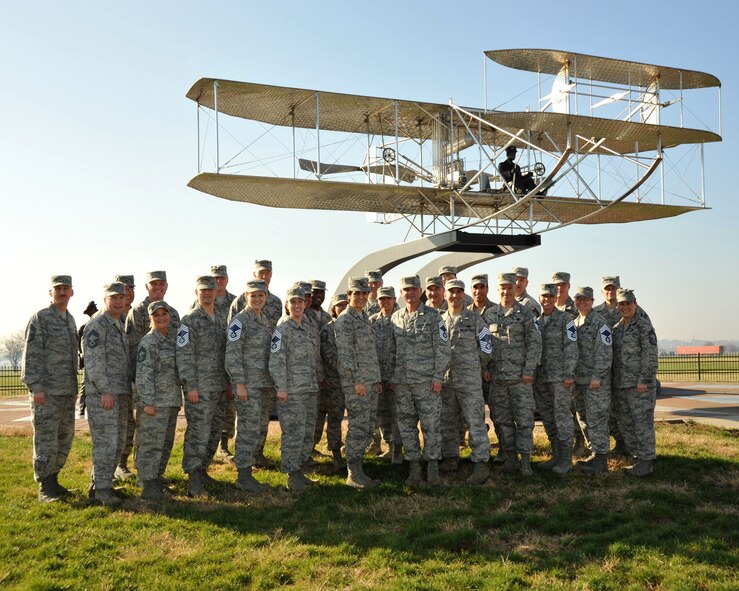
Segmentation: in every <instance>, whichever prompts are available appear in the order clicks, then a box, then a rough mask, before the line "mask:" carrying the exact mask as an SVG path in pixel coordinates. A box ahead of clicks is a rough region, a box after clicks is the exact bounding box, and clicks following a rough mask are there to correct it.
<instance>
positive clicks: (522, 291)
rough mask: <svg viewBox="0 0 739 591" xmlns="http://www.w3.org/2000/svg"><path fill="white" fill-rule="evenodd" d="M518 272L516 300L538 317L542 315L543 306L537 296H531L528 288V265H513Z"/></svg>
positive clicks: (514, 270)
mask: <svg viewBox="0 0 739 591" xmlns="http://www.w3.org/2000/svg"><path fill="white" fill-rule="evenodd" d="M513 272H514V273H515V274H516V301H517V302H519V303H520V304H523V305H524V306H526V307H527V308H528V309H529V310H531V312H532V313H533V314H534V316H536V317H537V318H538V317H539V316H541V306H540V305H539V302H537V301H536V298H533V297H531V295H529V292H528V291H526V288H527V287H528V286H529V270H528V269H527V268H526V267H513Z"/></svg>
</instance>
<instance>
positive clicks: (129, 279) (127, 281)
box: [115, 275, 136, 289]
mask: <svg viewBox="0 0 739 591" xmlns="http://www.w3.org/2000/svg"><path fill="white" fill-rule="evenodd" d="M115 281H117V282H119V283H122V284H123V285H125V286H126V287H130V288H131V289H133V288H134V287H136V284H135V283H134V281H133V275H116V276H115Z"/></svg>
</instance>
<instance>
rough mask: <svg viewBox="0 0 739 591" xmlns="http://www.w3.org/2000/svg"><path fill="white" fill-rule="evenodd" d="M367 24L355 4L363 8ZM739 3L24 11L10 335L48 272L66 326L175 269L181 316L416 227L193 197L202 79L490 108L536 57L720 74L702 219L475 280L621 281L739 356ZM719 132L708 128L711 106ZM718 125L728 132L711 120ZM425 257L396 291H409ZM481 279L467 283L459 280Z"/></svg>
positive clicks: (8, 52) (0, 187)
mask: <svg viewBox="0 0 739 591" xmlns="http://www.w3.org/2000/svg"><path fill="white" fill-rule="evenodd" d="M352 6H355V8H352ZM738 6H739V5H735V4H734V3H730V2H725V1H721V2H718V1H714V0H709V1H706V2H702V3H700V5H699V7H698V5H696V3H695V2H689V3H688V2H682V1H673V2H669V3H657V4H655V3H651V4H650V3H646V4H641V5H639V6H638V7H636V6H627V5H625V4H623V3H593V2H567V3H551V2H546V3H545V2H535V1H533V2H526V3H518V4H516V3H508V4H505V5H504V4H502V3H491V2H483V1H479V2H463V1H457V2H436V1H429V0H427V1H425V2H413V1H408V2H395V3H379V4H378V3H369V4H368V3H349V2H272V3H269V2H260V3H251V2H248V3H247V2H218V3H203V2H197V3H194V2H189V1H182V2H177V3H155V2H129V3H126V4H120V5H111V4H110V3H104V2H101V3H87V2H86V3H82V2H66V3H59V2H50V1H41V2H30V3H20V2H16V3H13V4H12V5H10V6H9V7H6V8H5V9H4V10H3V18H2V22H1V23H0V49H1V50H2V51H1V53H2V55H3V66H2V68H0V75H1V76H2V81H3V92H2V94H1V95H0V107H2V108H1V109H0V163H1V164H0V170H1V171H2V175H0V195H1V196H2V206H3V210H2V211H3V213H2V220H3V224H2V232H0V248H1V251H0V252H2V257H1V258H0V265H1V272H0V276H2V283H3V289H2V290H0V336H2V335H6V334H8V333H10V332H13V331H15V330H19V329H21V328H23V327H25V325H26V322H27V320H28V318H29V316H30V315H31V314H32V313H33V312H34V311H36V310H38V309H39V308H41V307H44V306H45V305H47V303H48V295H47V292H48V279H49V276H50V275H51V274H55V273H68V274H71V275H72V276H73V278H74V284H75V297H74V298H73V299H72V301H71V304H70V305H71V309H72V311H73V312H74V314H75V316H76V317H77V319H78V323H79V322H82V321H83V319H84V317H83V315H82V313H81V311H82V310H83V309H84V308H85V306H86V304H87V302H88V301H89V300H91V299H94V300H96V301H98V304H100V303H101V301H102V295H101V292H102V289H101V287H102V285H103V284H104V283H106V282H107V281H109V280H111V278H112V276H113V275H114V274H116V273H133V274H134V275H135V277H136V282H137V287H138V289H137V300H139V299H141V298H143V297H144V296H145V290H144V282H145V280H144V275H145V273H146V271H148V270H154V269H166V270H167V271H168V274H169V283H170V292H169V294H168V296H167V300H168V301H169V302H170V303H171V304H173V305H174V306H175V307H176V308H178V309H179V310H180V312H181V313H184V312H185V311H186V310H187V308H188V306H189V304H190V303H191V301H192V299H193V286H194V279H195V277H196V276H197V275H200V274H203V273H206V272H208V270H209V268H210V265H211V264H216V263H217V264H226V265H228V268H229V271H230V275H231V285H230V286H229V287H230V289H231V291H234V292H238V291H241V289H242V286H243V285H244V283H245V281H246V279H247V278H248V277H249V275H250V273H251V267H252V262H253V261H254V259H255V258H271V259H272V260H273V261H274V266H275V273H274V282H273V288H274V289H273V291H275V292H276V293H277V294H278V295H280V296H281V297H282V296H283V293H284V290H285V288H286V287H287V286H288V285H289V284H290V283H292V282H293V281H295V280H298V279H310V278H321V279H324V280H326V281H327V282H328V285H329V290H330V291H331V292H333V290H334V288H335V287H336V282H337V281H339V279H340V278H341V277H342V276H343V274H344V272H345V270H346V269H347V268H348V267H350V266H351V265H352V264H354V263H355V262H356V261H357V260H359V259H360V258H362V257H363V256H365V255H366V254H368V253H370V252H372V251H374V250H377V249H379V248H383V247H385V246H388V245H390V244H393V243H395V242H398V241H400V240H402V238H403V234H404V230H405V228H402V227H400V226H398V225H391V226H378V225H374V224H369V223H367V222H366V221H365V217H364V215H363V214H361V213H330V212H316V211H295V210H280V209H271V208H263V207H258V206H253V205H246V204H241V203H232V202H228V201H224V200H220V199H216V198H214V197H210V196H208V195H205V194H202V193H199V192H197V191H194V190H192V189H188V188H187V186H186V184H187V182H188V180H189V179H190V178H191V177H193V176H194V175H195V174H196V172H197V168H196V165H197V163H196V146H197V143H196V126H195V106H194V103H192V102H191V101H189V100H187V99H186V98H185V93H186V91H187V90H188V88H189V87H190V86H191V85H192V84H193V83H194V82H195V81H196V80H197V79H199V78H201V77H218V78H223V79H231V80H243V81H250V82H261V83H268V84H277V85H285V86H296V87H306V88H317V89H323V90H330V91H337V92H345V93H354V94H368V95H373V96H385V97H397V98H403V99H416V100H423V101H431V102H446V101H447V100H448V99H449V98H450V97H454V100H455V102H457V103H458V104H464V105H478V106H482V104H483V92H482V63H483V59H482V52H483V51H484V50H488V49H504V48H517V47H542V48H553V49H562V50H568V51H576V52H581V53H588V54H595V55H601V56H607V57H614V58H621V59H630V60H634V61H641V62H647V63H656V64H661V65H667V66H676V67H682V68H687V69H694V70H702V71H706V72H710V73H712V74H714V75H716V76H717V77H718V78H719V79H721V81H722V84H723V96H722V99H723V137H724V141H723V142H722V143H720V144H710V145H708V146H707V148H706V173H707V176H706V192H707V205H708V206H709V207H711V208H712V209H710V210H708V211H701V212H696V213H692V214H688V215H684V216H681V217H679V218H673V219H668V220H662V221H653V222H645V223H639V224H632V225H607V226H593V227H581V226H571V227H569V228H566V229H562V230H561V231H556V232H552V233H549V234H546V235H544V236H543V237H542V246H541V247H539V248H537V249H533V250H530V251H528V252H526V253H523V254H520V255H516V256H509V257H505V258H502V259H499V260H498V261H493V262H490V263H484V264H482V265H480V266H479V267H475V268H474V270H475V271H478V270H479V271H483V272H488V273H490V274H495V273H497V272H499V271H501V270H508V269H509V268H510V267H511V266H512V265H523V266H528V267H529V268H530V269H531V282H532V284H538V283H540V282H542V281H544V280H546V279H548V278H549V276H550V275H551V273H552V272H553V271H556V270H568V271H570V272H571V273H572V277H573V279H572V283H573V286H574V285H592V286H593V287H595V288H596V290H597V289H598V288H599V280H600V277H601V276H602V275H606V274H620V275H621V278H622V283H623V284H625V285H627V286H630V287H633V288H634V289H635V290H636V292H637V297H638V299H639V301H640V303H641V304H642V305H643V306H644V308H645V309H647V310H648V312H649V314H650V316H651V317H652V319H653V321H654V323H655V326H656V329H657V333H658V336H660V337H663V338H670V339H673V338H680V339H691V338H697V339H713V340H718V339H736V338H739V315H737V314H736V313H734V310H733V308H732V307H731V297H732V296H733V294H734V293H737V292H739V278H738V277H739V275H738V274H737V263H736V257H737V253H738V252H739V232H738V231H737V221H739V215H738V214H739V206H738V205H737V196H736V195H735V193H736V189H735V187H736V178H737V167H738V164H737V154H739V151H738V150H737V140H736V138H737V117H736V104H737V100H736V89H737V80H738V78H739V67H738V66H737V51H736V47H737V44H736V30H735V29H736V23H737V22H738V21H739V18H738V17H739V8H738ZM712 113H713V114H714V117H713V119H711V122H714V121H716V117H715V113H716V110H715V108H714V110H713V111H712ZM713 128H714V129H716V128H717V126H716V125H715V124H714V125H713ZM427 260H428V259H422V260H419V261H416V262H415V263H409V264H405V265H403V266H401V267H398V268H397V269H396V270H395V271H393V272H392V273H390V274H389V276H388V281H389V282H390V283H395V284H397V280H398V278H399V277H400V276H402V275H405V274H410V273H414V272H415V271H416V269H417V268H419V267H420V266H421V265H422V264H423V263H425V262H426V261H427ZM470 275H471V273H470V272H466V273H464V274H462V278H463V279H467V278H469V276H470Z"/></svg>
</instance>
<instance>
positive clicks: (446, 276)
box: [439, 265, 472, 310]
mask: <svg viewBox="0 0 739 591" xmlns="http://www.w3.org/2000/svg"><path fill="white" fill-rule="evenodd" d="M439 278H440V279H441V286H442V287H444V285H446V282H447V281H449V280H450V279H456V278H457V267H454V266H453V265H444V266H443V267H439ZM442 296H443V294H442ZM471 303H472V296H471V295H469V294H467V293H466V294H464V305H465V306H469V305H470V304H471ZM444 309H445V310H446V301H444Z"/></svg>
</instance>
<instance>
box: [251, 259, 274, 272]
mask: <svg viewBox="0 0 739 591" xmlns="http://www.w3.org/2000/svg"><path fill="white" fill-rule="evenodd" d="M262 269H266V270H267V271H271V270H272V261H268V260H266V259H265V260H263V261H254V270H255V271H261V270H262Z"/></svg>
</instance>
